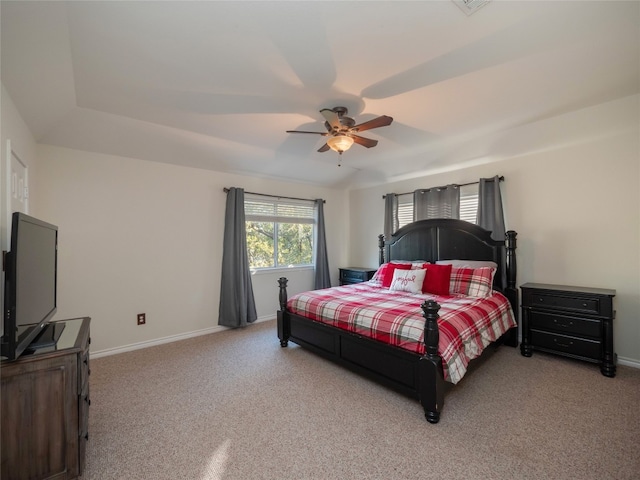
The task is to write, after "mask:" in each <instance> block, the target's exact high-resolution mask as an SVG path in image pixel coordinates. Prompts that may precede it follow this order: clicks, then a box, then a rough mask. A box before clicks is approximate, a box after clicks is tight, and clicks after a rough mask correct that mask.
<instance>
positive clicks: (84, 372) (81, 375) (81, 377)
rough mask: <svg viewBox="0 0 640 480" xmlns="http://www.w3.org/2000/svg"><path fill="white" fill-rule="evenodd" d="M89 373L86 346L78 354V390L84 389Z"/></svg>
mask: <svg viewBox="0 0 640 480" xmlns="http://www.w3.org/2000/svg"><path fill="white" fill-rule="evenodd" d="M90 373H91V369H90V368H89V348H87V349H85V350H83V351H82V352H81V353H80V355H78V392H82V391H83V390H84V389H85V385H86V384H87V382H88V381H89V375H90Z"/></svg>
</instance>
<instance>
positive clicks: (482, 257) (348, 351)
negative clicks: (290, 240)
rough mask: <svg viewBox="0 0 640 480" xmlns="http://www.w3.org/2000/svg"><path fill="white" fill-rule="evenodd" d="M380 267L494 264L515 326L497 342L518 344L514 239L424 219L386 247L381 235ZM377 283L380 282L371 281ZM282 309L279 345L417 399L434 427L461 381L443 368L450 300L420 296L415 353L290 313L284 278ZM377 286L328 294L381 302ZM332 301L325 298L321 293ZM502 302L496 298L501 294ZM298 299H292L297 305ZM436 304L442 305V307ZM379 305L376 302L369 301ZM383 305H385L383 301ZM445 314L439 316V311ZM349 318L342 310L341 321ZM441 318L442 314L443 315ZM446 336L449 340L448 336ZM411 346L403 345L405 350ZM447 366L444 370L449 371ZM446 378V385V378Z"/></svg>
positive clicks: (469, 226) (461, 223)
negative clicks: (450, 387) (449, 388)
mask: <svg viewBox="0 0 640 480" xmlns="http://www.w3.org/2000/svg"><path fill="white" fill-rule="evenodd" d="M378 245H379V250H380V252H379V263H380V265H386V264H387V263H388V262H392V261H396V262H399V261H400V262H402V261H403V262H404V263H407V262H410V261H413V262H416V261H420V262H429V263H432V264H434V263H436V262H437V261H444V260H454V259H455V260H466V261H470V262H472V261H489V262H494V263H495V265H496V273H495V275H494V276H493V285H492V287H493V290H494V291H496V292H500V294H498V295H500V296H501V297H503V298H504V299H505V300H504V301H505V302H506V303H507V304H508V306H510V307H511V312H512V313H511V314H512V316H513V321H512V322H511V324H510V326H509V328H507V329H505V331H504V333H503V334H501V335H500V336H499V337H497V338H496V339H495V341H494V342H493V343H495V344H506V345H509V346H512V347H515V346H517V343H518V325H517V323H515V318H516V316H515V314H516V313H517V312H518V292H517V289H516V273H517V267H516V257H515V249H516V232H514V231H509V232H507V233H506V240H505V241H504V242H503V241H495V240H493V239H492V238H491V235H490V232H488V231H486V230H484V229H482V228H481V227H479V226H477V225H474V224H471V223H468V222H464V221H461V220H452V219H435V220H421V221H417V222H414V223H411V224H409V225H406V226H405V227H403V228H401V229H400V230H398V231H397V232H396V233H395V234H394V235H392V238H390V239H388V240H385V239H384V238H383V236H382V235H380V236H379V238H378ZM374 280H375V278H374ZM278 282H279V287H280V289H279V304H280V310H279V311H278V312H277V319H278V320H277V323H278V338H279V339H280V345H281V346H282V347H286V346H287V345H288V342H289V341H292V342H294V343H296V344H298V345H300V346H302V347H305V348H307V349H309V350H311V351H313V352H315V353H317V354H319V355H322V356H323V357H325V358H328V359H330V360H333V361H335V362H337V363H339V364H341V365H343V366H345V367H348V368H350V369H351V370H353V371H356V372H358V373H360V374H362V375H365V376H367V377H369V378H372V379H374V380H376V381H378V382H380V383H382V384H384V385H386V386H389V387H391V388H394V389H396V390H398V391H400V392H402V393H405V394H407V395H410V396H413V397H415V398H417V399H418V400H419V401H420V403H421V405H422V407H423V409H424V412H425V417H426V419H427V421H428V422H430V423H437V422H438V421H439V420H440V413H441V411H442V407H443V405H444V393H445V385H446V382H447V381H448V382H449V383H456V381H458V380H459V378H454V379H453V380H455V381H454V382H451V380H452V378H450V377H452V375H451V372H449V374H448V375H447V374H446V371H448V369H449V367H448V360H447V362H443V358H442V356H441V353H440V351H439V344H440V337H441V331H440V329H441V328H442V329H443V332H442V333H443V334H444V333H446V332H445V330H444V329H445V321H444V320H445V317H448V315H449V314H450V311H451V310H452V309H453V308H455V306H453V305H448V303H450V302H449V301H450V299H449V298H445V297H441V296H437V295H426V296H425V295H423V296H422V297H419V298H416V299H414V300H412V301H413V303H412V308H413V309H414V310H416V305H417V304H416V303H415V302H416V301H421V303H420V304H419V310H417V311H419V312H420V313H421V315H415V316H414V319H413V320H412V321H416V320H419V321H420V322H421V323H420V328H422V332H420V333H421V337H420V341H421V342H422V343H423V345H420V346H419V347H420V348H416V346H415V345H414V346H413V347H412V348H411V349H407V348H403V347H400V346H396V345H393V344H390V343H389V341H388V339H387V338H386V336H385V338H382V339H381V338H380V336H378V338H375V337H374V338H370V337H369V336H367V335H365V334H363V332H362V331H359V330H358V329H357V328H353V329H352V330H351V331H350V330H347V329H345V328H346V327H345V326H344V325H340V326H335V325H337V324H339V323H341V322H340V321H335V322H334V325H331V324H328V323H324V322H323V321H319V320H318V318H315V317H314V315H311V314H302V313H295V312H294V311H291V310H292V308H291V307H292V306H294V305H297V304H294V303H293V302H291V303H290V301H289V300H290V299H289V298H288V294H287V283H288V281H287V279H286V278H285V277H281V278H280V279H279V281H278ZM372 282H373V283H375V282H374V281H373V280H372V281H371V282H368V283H369V284H366V285H365V284H356V285H352V286H350V287H351V289H349V290H345V289H346V288H347V287H334V288H333V289H330V290H331V291H333V292H332V295H333V298H334V299H335V297H336V296H337V297H340V296H341V295H342V296H344V297H345V300H348V299H349V298H350V297H351V296H352V295H356V294H357V292H356V291H357V290H361V291H362V292H366V291H367V290H368V289H374V291H373V292H369V293H365V296H366V295H377V294H378V292H377V291H375V287H376V285H374V284H372ZM318 292H322V294H324V295H327V294H328V291H324V290H320V291H318ZM306 293H309V294H312V292H305V295H306ZM496 296H497V295H496ZM297 297H298V296H294V297H292V299H296V300H297ZM438 300H439V301H440V303H442V305H441V304H439V303H438ZM370 303H375V302H370ZM380 303H381V304H385V302H384V301H381V302H380ZM441 309H442V312H440V310H441ZM350 311H351V312H352V310H349V309H348V308H346V307H345V313H344V315H349V313H348V312H350ZM443 312H444V314H443V315H442V318H440V314H441V313H443ZM447 334H448V333H447ZM404 347H406V345H404ZM445 367H447V368H445ZM462 374H464V372H462ZM447 377H449V378H447Z"/></svg>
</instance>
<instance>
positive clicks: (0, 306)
mask: <svg viewBox="0 0 640 480" xmlns="http://www.w3.org/2000/svg"><path fill="white" fill-rule="evenodd" d="M0 111H1V117H0V152H1V153H0V159H1V162H0V251H8V250H9V249H10V246H9V232H10V225H9V224H10V222H11V220H10V219H9V216H8V206H7V189H8V186H7V162H9V161H10V160H11V157H10V155H11V151H13V152H14V154H15V155H16V156H17V157H18V158H19V159H20V160H22V162H23V163H24V164H25V165H27V169H28V178H29V179H34V178H36V176H37V169H36V165H35V159H36V141H35V139H34V138H33V135H31V132H30V131H29V129H28V128H27V126H26V124H25V123H24V120H23V119H22V117H21V116H20V114H19V113H18V110H17V109H16V107H15V105H14V103H13V100H12V99H11V97H10V96H9V93H8V92H7V91H6V90H5V88H4V85H2V91H1V93H0ZM29 203H30V205H29V207H30V212H33V211H35V210H34V208H35V207H36V205H35V204H34V203H33V202H31V201H30V202H29ZM0 270H1V271H0V312H4V293H3V292H2V290H3V288H4V270H2V269H0ZM0 331H2V333H4V325H3V322H0Z"/></svg>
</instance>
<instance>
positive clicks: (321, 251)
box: [314, 199, 331, 290]
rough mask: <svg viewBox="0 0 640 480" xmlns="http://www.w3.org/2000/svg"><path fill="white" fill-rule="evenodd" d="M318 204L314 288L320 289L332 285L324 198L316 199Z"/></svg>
mask: <svg viewBox="0 0 640 480" xmlns="http://www.w3.org/2000/svg"><path fill="white" fill-rule="evenodd" d="M315 204H316V241H315V246H316V255H315V257H316V272H315V273H316V278H315V283H314V288H315V289H316V290H320V289H322V288H329V287H330V286H331V275H330V272H329V257H328V256H327V239H326V234H325V230H324V200H322V199H317V200H315Z"/></svg>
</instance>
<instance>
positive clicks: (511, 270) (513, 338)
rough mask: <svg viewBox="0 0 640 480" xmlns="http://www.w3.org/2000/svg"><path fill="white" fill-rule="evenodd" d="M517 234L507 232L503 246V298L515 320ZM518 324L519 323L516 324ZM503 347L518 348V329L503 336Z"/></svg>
mask: <svg viewBox="0 0 640 480" xmlns="http://www.w3.org/2000/svg"><path fill="white" fill-rule="evenodd" d="M517 235H518V234H517V233H516V232H514V231H513V230H509V231H508V232H507V233H506V237H507V238H506V239H505V245H506V247H507V288H506V289H505V296H506V297H507V299H508V300H509V303H511V308H512V309H513V314H514V315H515V317H516V319H518V318H519V316H520V312H519V308H518V307H519V304H520V302H519V301H518V286H517V285H516V278H517V273H518V265H517V263H516V236H517ZM518 324H519V322H518ZM504 343H505V345H509V346H510V347H517V346H518V329H517V328H512V329H511V330H510V331H509V333H508V334H507V335H506V336H505V341H504Z"/></svg>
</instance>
